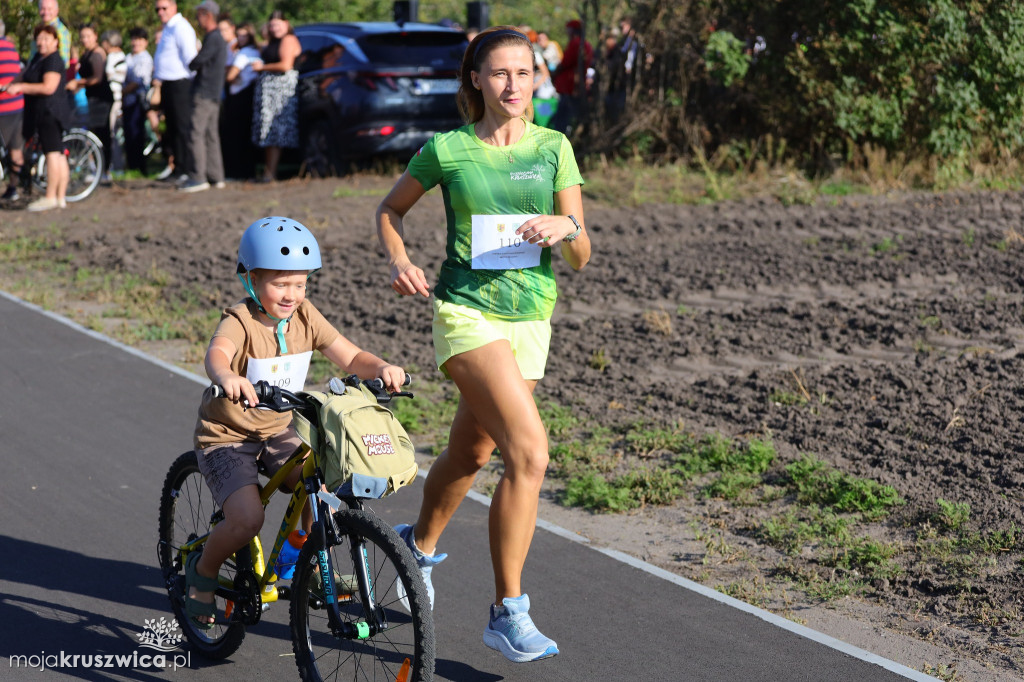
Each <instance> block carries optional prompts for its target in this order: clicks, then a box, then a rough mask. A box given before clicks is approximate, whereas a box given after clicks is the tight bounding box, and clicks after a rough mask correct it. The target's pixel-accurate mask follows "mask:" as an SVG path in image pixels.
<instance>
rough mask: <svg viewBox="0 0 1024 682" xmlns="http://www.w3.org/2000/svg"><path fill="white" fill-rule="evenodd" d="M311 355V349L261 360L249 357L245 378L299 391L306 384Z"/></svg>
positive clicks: (253, 381)
mask: <svg viewBox="0 0 1024 682" xmlns="http://www.w3.org/2000/svg"><path fill="white" fill-rule="evenodd" d="M312 357H313V351H311V350H308V351H306V352H305V353H295V354H294V355H282V356H280V357H277V358H266V359H263V360H257V359H256V358H249V366H248V368H247V369H246V371H245V378H246V379H248V380H249V381H251V382H252V383H254V384H255V383H256V382H257V381H266V382H267V383H268V384H270V385H271V386H280V387H281V388H283V389H286V390H289V391H301V390H302V387H303V386H305V385H306V372H307V371H309V361H310V358H312Z"/></svg>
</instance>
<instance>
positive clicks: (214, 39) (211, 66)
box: [178, 0, 227, 192]
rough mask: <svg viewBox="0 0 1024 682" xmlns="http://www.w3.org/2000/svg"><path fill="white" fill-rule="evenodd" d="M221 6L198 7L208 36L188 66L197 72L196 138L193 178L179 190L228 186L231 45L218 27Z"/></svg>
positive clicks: (194, 82) (194, 100) (193, 142)
mask: <svg viewBox="0 0 1024 682" xmlns="http://www.w3.org/2000/svg"><path fill="white" fill-rule="evenodd" d="M218 14H220V7H219V6H218V5H217V3H216V2H214V1H213V0H203V2H201V3H200V4H199V6H198V7H196V23H198V24H199V28H201V29H202V30H203V31H204V32H205V35H204V36H203V46H202V47H201V48H200V49H199V54H197V55H196V56H195V59H193V60H192V62H191V63H190V64H189V65H188V68H190V69H191V70H193V71H195V72H196V77H195V78H194V79H193V80H192V135H191V139H190V140H189V152H190V154H189V156H190V157H191V161H192V167H191V168H190V169H189V179H188V181H187V182H185V183H184V184H183V185H181V186H180V187H179V188H178V189H180V190H181V191H182V192H201V191H203V190H206V189H210V185H211V184H212V185H213V186H214V187H223V186H224V160H223V158H222V157H221V152H220V129H219V126H218V119H219V116H220V95H221V89H222V88H223V86H224V69H225V63H226V61H227V43H225V42H224V37H223V36H222V35H221V34H220V30H219V29H218V28H217V15H218Z"/></svg>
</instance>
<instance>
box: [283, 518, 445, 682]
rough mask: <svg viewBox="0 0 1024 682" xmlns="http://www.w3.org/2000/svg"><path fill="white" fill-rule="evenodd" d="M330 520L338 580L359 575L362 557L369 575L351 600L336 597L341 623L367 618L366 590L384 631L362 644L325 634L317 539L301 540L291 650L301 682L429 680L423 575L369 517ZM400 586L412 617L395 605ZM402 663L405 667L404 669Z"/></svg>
mask: <svg viewBox="0 0 1024 682" xmlns="http://www.w3.org/2000/svg"><path fill="white" fill-rule="evenodd" d="M334 521H335V523H336V524H337V526H338V529H339V534H340V535H341V536H342V537H341V542H340V544H338V545H335V546H333V547H330V548H329V550H328V551H329V552H330V554H331V562H332V564H333V566H334V570H335V571H336V572H337V573H339V574H341V575H342V576H355V575H357V574H359V573H360V571H359V570H357V567H356V563H355V556H356V555H357V554H358V553H363V555H364V556H365V557H366V564H367V568H368V572H369V576H368V577H369V583H368V584H365V583H366V580H365V579H364V580H362V581H360V582H361V583H364V584H363V585H361V587H360V590H359V591H358V592H357V593H354V594H352V597H351V599H350V600H342V601H344V603H342V604H341V605H340V607H339V611H340V612H341V618H342V620H343V621H344V622H345V623H349V624H351V625H356V624H357V623H360V622H363V623H365V622H366V621H367V614H366V612H365V611H366V609H365V604H366V600H365V599H364V597H363V594H364V592H365V593H366V594H369V595H371V596H372V599H373V603H374V605H375V607H376V609H377V612H378V614H379V616H380V618H381V620H382V621H383V622H384V627H383V629H382V630H381V631H380V632H377V633H375V634H371V635H370V636H368V637H366V638H364V639H359V638H355V637H353V638H346V637H344V636H342V635H340V634H339V635H335V634H333V633H332V632H331V628H330V625H329V623H328V619H327V606H326V604H325V603H324V602H323V599H322V597H319V596H318V589H317V588H318V585H319V572H318V569H317V565H318V562H317V553H316V551H315V549H314V545H315V544H316V542H310V541H307V542H306V544H305V545H304V546H303V548H302V552H301V553H300V554H299V559H298V562H297V563H296V565H295V576H294V577H293V579H292V603H291V629H292V647H293V650H294V652H295V663H296V664H297V665H298V667H299V675H300V677H301V678H302V679H303V680H306V681H307V682H313V681H319V680H356V679H358V680H398V679H402V680H432V679H433V676H434V655H435V654H434V621H433V617H432V615H431V612H430V599H429V598H428V597H427V589H426V586H425V585H424V584H423V577H422V576H421V575H420V572H419V569H418V568H417V566H416V563H415V561H414V560H413V557H412V555H411V554H410V552H409V548H408V547H406V545H405V543H404V542H402V539H401V538H400V537H398V534H397V533H395V531H394V530H392V529H391V528H390V527H388V525H387V524H386V523H384V522H383V521H382V520H381V519H380V518H378V517H377V516H375V515H373V514H372V513H370V512H366V511H357V510H345V511H340V512H337V513H335V514H334ZM353 543H355V548H354V550H353ZM354 552H355V553H354ZM349 582H351V581H349ZM399 584H401V585H402V586H403V587H404V589H405V592H406V593H407V594H408V599H409V604H410V610H411V614H410V613H408V612H406V610H405V609H404V608H403V607H402V606H401V604H400V603H399V594H398V585H399ZM406 660H408V661H409V665H408V666H404V664H405V661H406Z"/></svg>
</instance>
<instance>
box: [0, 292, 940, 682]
mask: <svg viewBox="0 0 1024 682" xmlns="http://www.w3.org/2000/svg"><path fill="white" fill-rule="evenodd" d="M0 297H3V298H6V299H7V300H9V301H11V302H13V303H17V304H19V305H22V306H24V307H26V308H28V309H30V310H34V311H35V312H37V313H40V314H41V315H43V316H45V317H48V318H49V319H51V320H54V321H55V322H59V323H61V324H63V325H65V326H68V327H71V328H72V329H74V330H76V331H79V332H81V333H83V334H85V335H86V336H89V337H91V338H93V339H96V340H97V341H102V342H103V343H106V344H109V345H111V346H113V347H115V348H117V349H118V350H122V351H124V352H125V353H128V354H129V355H134V356H135V357H137V358H140V359H142V360H145V361H147V362H151V363H153V364H154V365H157V366H159V367H162V368H164V369H166V370H167V371H169V372H173V373H174V374H177V375H178V376H181V377H184V378H186V379H190V380H192V381H194V382H196V383H197V384H202V385H208V384H209V383H210V382H209V380H208V379H204V378H203V377H200V376H199V375H197V374H193V373H192V372H189V371H188V370H186V369H182V368H181V367H177V366H176V365H172V364H171V363H169V362H164V361H163V360H161V359H160V358H155V357H153V356H152V355H149V354H148V353H144V352H142V351H141V350H139V349H137V348H132V347H131V346H128V345H125V344H123V343H121V342H120V341H116V340H114V339H112V338H110V337H109V336H105V335H104V334H100V333H99V332H97V331H93V330H92V329H89V328H87V327H83V326H82V325H80V324H78V323H77V322H75V321H74V320H71V319H68V318H67V317H64V316H63V315H58V314H57V313H54V312H51V311H49V310H44V309H43V308H41V307H39V306H37V305H36V304H34V303H29V302H28V301H23V300H22V299H20V298H18V297H17V296H14V295H13V294H9V293H7V292H6V291H3V290H0ZM419 475H420V477H421V478H426V477H427V472H426V471H423V470H421V471H420V474H419ZM467 497H469V498H470V499H472V500H475V501H476V502H479V503H480V504H482V505H484V506H485V507H490V506H491V498H489V497H487V496H486V495H481V494H480V493H478V492H476V491H474V490H471V491H469V493H468V494H467ZM537 527H538V528H542V529H543V530H546V531H548V532H549V533H554V534H555V535H557V536H559V537H561V538H565V539H566V540H569V541H570V542H576V543H579V544H581V545H587V546H589V547H590V548H591V549H593V550H594V551H597V552H600V553H601V554H604V555H605V556H607V557H610V558H612V559H615V560H616V561H621V562H622V563H624V564H627V565H629V566H632V567H633V568H637V569H639V570H641V571H644V572H646V573H650V574H651V575H653V576H656V577H658V578H662V579H664V580H667V581H669V582H671V583H674V584H676V585H678V586H680V587H682V588H683V589H686V590H690V591H691V592H696V593H697V594H699V595H701V596H704V597H707V598H708V599H713V600H715V601H717V602H720V603H722V604H725V605H726V606H731V607H733V608H734V609H738V610H740V611H744V612H746V613H749V614H751V615H753V616H755V617H757V618H760V619H761V620H763V621H765V622H767V623H771V624H772V625H774V626H776V627H778V628H782V629H783V630H787V631H788V632H792V633H793V634H795V635H799V636H801V637H805V638H806V639H809V640H811V641H812V642H817V643H818V644H821V645H823V646H827V647H829V648H830V649H835V650H836V651H840V652H842V653H844V654H846V655H847V656H852V657H853V658H856V659H858V660H861V661H865V662H867V663H872V664H874V665H877V666H879V667H881V668H884V669H886V670H888V671H890V672H894V673H896V674H897V675H903V676H904V677H906V678H908V679H911V680H917V681H919V682H940V681H939V680H938V678H936V677H932V676H930V675H926V674H924V673H922V672H920V671H918V670H914V669H913V668H909V667H907V666H905V665H903V664H901V663H897V662H896V661H890V660H889V659H888V658H883V657H882V656H878V655H876V654H873V653H871V652H870V651H866V650H865V649H861V648H860V647H855V646H853V645H852V644H847V643H846V642H844V641H842V640H840V639H836V638H835V637H830V636H829V635H826V634H824V633H821V632H818V631H817V630H812V629H811V628H809V627H805V626H803V625H800V624H799V623H794V622H793V621H791V620H789V619H788V618H783V617H782V616H778V615H776V614H774V613H772V612H770V611H765V610H764V609H759V608H757V607H756V606H752V605H750V604H748V603H746V602H744V601H740V600H739V599H735V598H733V597H730V596H728V595H726V594H722V593H721V592H719V591H717V590H713V589H711V588H710V587H706V586H704V585H701V584H700V583H696V582H693V581H692V580H687V579H686V578H683V577H682V576H678V575H676V574H675V573H671V572H669V571H666V570H665V569H663V568H658V567H657V566H655V565H653V564H649V563H647V562H646V561H642V560H640V559H637V558H636V557H634V556H630V555H629V554H624V553H623V552H619V551H617V550H614V549H607V548H604V547H595V546H593V545H591V544H590V541H589V540H588V539H587V538H585V537H583V536H582V535H579V534H577V533H573V532H572V531H571V530H568V529H566V528H562V527H561V526H556V525H555V524H553V523H549V522H548V521H545V520H543V519H537Z"/></svg>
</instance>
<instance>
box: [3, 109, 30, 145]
mask: <svg viewBox="0 0 1024 682" xmlns="http://www.w3.org/2000/svg"><path fill="white" fill-rule="evenodd" d="M22 113H23V112H21V111H19V112H16V113H14V114H7V115H6V116H0V135H3V137H4V143H5V144H6V145H7V149H8V151H10V150H11V149H21V148H22V147H24V146H25V138H24V137H22V136H21V118H22Z"/></svg>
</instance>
